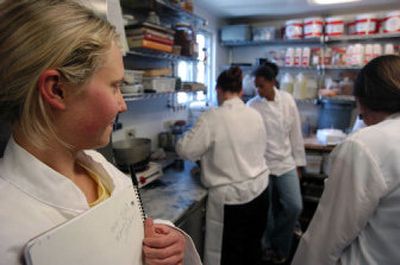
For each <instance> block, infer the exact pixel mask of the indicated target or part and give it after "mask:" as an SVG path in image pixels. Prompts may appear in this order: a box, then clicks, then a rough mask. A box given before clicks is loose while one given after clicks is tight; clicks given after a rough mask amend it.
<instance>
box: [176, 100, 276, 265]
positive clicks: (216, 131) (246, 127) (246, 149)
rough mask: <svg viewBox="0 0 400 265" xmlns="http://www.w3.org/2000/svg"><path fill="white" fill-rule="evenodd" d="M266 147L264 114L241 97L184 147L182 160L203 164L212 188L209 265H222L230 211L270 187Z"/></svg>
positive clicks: (214, 113)
mask: <svg viewBox="0 0 400 265" xmlns="http://www.w3.org/2000/svg"><path fill="white" fill-rule="evenodd" d="M266 143H267V136H266V133H265V128H264V125H263V122H262V118H261V116H260V114H258V113H257V111H255V110H253V109H251V108H249V107H247V106H246V105H245V104H244V103H243V101H242V100H241V99H239V98H237V97H235V98H232V99H229V100H226V101H225V102H224V103H223V104H222V106H221V107H219V108H217V109H212V110H209V111H207V112H205V113H203V114H202V115H201V116H200V118H199V119H198V121H197V123H196V125H195V126H194V127H193V128H192V129H191V130H190V132H188V133H187V134H185V136H184V137H183V138H182V139H180V140H179V141H178V144H177V146H176V151H177V153H178V154H179V155H180V156H182V157H183V158H185V159H189V160H193V161H196V160H199V159H201V167H202V176H201V180H202V183H203V184H204V185H205V186H206V187H208V188H209V189H208V200H207V213H206V238H205V251H204V252H205V255H204V264H206V265H219V264H220V262H221V251H222V234H223V226H224V205H226V204H243V203H247V202H250V201H252V200H253V199H255V198H256V197H258V196H259V195H260V194H261V193H262V192H263V191H264V190H265V189H266V187H267V186H268V175H269V173H270V172H269V169H268V167H267V165H266V161H265V158H264V154H265V148H266Z"/></svg>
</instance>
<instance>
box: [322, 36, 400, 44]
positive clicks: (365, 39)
mask: <svg viewBox="0 0 400 265" xmlns="http://www.w3.org/2000/svg"><path fill="white" fill-rule="evenodd" d="M399 38H400V33H381V34H370V35H344V36H338V37H329V36H325V38H324V43H327V44H329V43H338V42H359V41H361V42H369V41H382V40H388V41H390V40H394V39H399Z"/></svg>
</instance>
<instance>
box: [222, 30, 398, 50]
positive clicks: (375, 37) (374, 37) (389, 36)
mask: <svg viewBox="0 0 400 265" xmlns="http://www.w3.org/2000/svg"><path fill="white" fill-rule="evenodd" d="M399 38H400V33H382V34H370V35H344V36H338V37H329V36H323V37H321V38H310V39H298V40H284V39H276V40H265V41H252V40H248V41H226V42H221V45H223V46H227V47H240V46H262V45H268V46H269V45H271V46H273V45H300V44H304V45H310V44H325V43H326V44H329V43H338V42H359V41H361V42H366V41H382V40H388V41H390V40H394V39H399Z"/></svg>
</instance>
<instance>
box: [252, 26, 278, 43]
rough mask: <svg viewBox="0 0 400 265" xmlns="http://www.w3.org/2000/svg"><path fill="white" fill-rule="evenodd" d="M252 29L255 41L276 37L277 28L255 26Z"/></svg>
mask: <svg viewBox="0 0 400 265" xmlns="http://www.w3.org/2000/svg"><path fill="white" fill-rule="evenodd" d="M252 31H253V40H254V41H264V40H273V39H275V37H276V29H275V28H274V27H266V26H264V27H261V26H259V27H255V26H253V28H252Z"/></svg>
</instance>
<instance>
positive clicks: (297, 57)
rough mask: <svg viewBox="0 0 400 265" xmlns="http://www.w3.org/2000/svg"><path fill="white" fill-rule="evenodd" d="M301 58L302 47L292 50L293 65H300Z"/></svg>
mask: <svg viewBox="0 0 400 265" xmlns="http://www.w3.org/2000/svg"><path fill="white" fill-rule="evenodd" d="M301 60H302V49H301V48H300V47H298V48H296V49H295V50H294V65H295V66H300V65H301Z"/></svg>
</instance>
